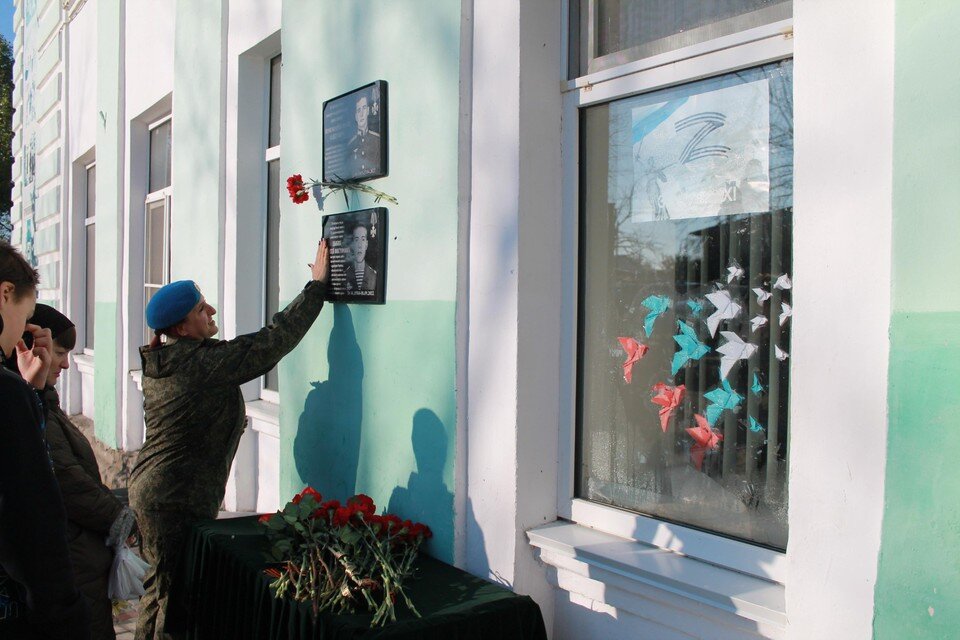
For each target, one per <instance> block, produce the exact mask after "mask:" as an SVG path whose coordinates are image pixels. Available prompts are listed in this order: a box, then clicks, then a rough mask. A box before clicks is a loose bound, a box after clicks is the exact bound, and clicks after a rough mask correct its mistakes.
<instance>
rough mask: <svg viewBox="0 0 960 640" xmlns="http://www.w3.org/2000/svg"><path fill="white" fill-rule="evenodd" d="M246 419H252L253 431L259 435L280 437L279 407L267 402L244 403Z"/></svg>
mask: <svg viewBox="0 0 960 640" xmlns="http://www.w3.org/2000/svg"><path fill="white" fill-rule="evenodd" d="M246 408H247V417H248V418H251V419H252V424H253V427H252V428H253V429H254V431H257V432H259V433H262V434H265V435H268V436H273V437H275V438H279V437H280V405H279V404H277V403H275V402H269V401H267V400H251V401H250V402H247V403H246Z"/></svg>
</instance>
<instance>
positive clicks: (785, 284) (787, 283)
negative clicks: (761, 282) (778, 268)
mask: <svg viewBox="0 0 960 640" xmlns="http://www.w3.org/2000/svg"><path fill="white" fill-rule="evenodd" d="M791 287H793V281H792V280H790V276H789V275H787V274H786V273H784V274H783V275H781V276H780V277H779V278H777V281H776V282H774V283H773V288H774V289H783V290H784V291H785V290H787V289H790V288H791Z"/></svg>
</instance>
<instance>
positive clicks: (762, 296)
mask: <svg viewBox="0 0 960 640" xmlns="http://www.w3.org/2000/svg"><path fill="white" fill-rule="evenodd" d="M752 291H753V292H754V293H755V294H757V304H763V303H764V302H766V301H767V300H769V299H770V296H771V295H772V294H771V293H770V292H769V291H764V290H763V289H761V288H760V287H757V288H755V289H753V290H752Z"/></svg>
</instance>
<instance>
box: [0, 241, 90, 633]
mask: <svg viewBox="0 0 960 640" xmlns="http://www.w3.org/2000/svg"><path fill="white" fill-rule="evenodd" d="M37 282H38V278H37V272H36V271H35V270H34V269H33V267H31V266H30V265H29V264H28V263H27V262H26V260H24V259H23V256H21V255H20V253H19V252H17V251H16V250H15V249H13V247H11V246H10V245H9V244H7V243H6V242H2V241H0V408H2V411H0V416H2V419H0V638H3V639H4V640H10V639H17V638H62V639H64V640H67V639H70V640H86V639H89V638H90V625H89V617H88V613H87V610H86V607H85V606H84V602H83V599H82V598H81V597H80V594H79V593H77V588H76V585H75V584H74V576H73V569H72V567H71V563H70V558H69V552H68V550H67V542H66V535H65V531H64V525H65V522H66V518H65V516H64V508H63V502H62V500H61V498H60V491H59V489H58V488H57V481H56V479H55V478H54V473H53V470H52V469H51V466H50V458H49V456H48V454H47V445H46V442H44V438H43V436H44V416H43V413H44V412H43V406H42V404H41V402H40V399H39V398H38V397H37V394H36V393H35V392H34V390H33V388H31V385H33V386H34V387H36V388H41V387H42V386H43V384H44V381H45V379H46V377H47V375H48V371H49V367H50V358H49V354H50V348H51V346H52V345H51V344H50V332H49V331H48V330H46V331H45V330H43V329H40V328H39V327H36V326H34V325H29V324H27V320H28V319H29V318H30V316H31V315H32V314H33V312H34V304H35V302H36V296H37V293H36V289H37ZM24 329H27V330H28V331H29V332H30V333H31V334H32V335H33V337H34V338H35V343H34V348H33V349H28V348H27V346H26V345H25V344H24V343H23V341H22V340H21V336H22V335H23V333H24ZM14 353H16V354H17V359H18V361H19V364H20V369H21V371H22V373H23V376H22V377H21V376H20V375H19V374H17V373H15V372H14V371H12V370H10V369H8V368H7V367H6V366H4V365H3V364H2V361H3V360H4V359H5V358H6V357H10V356H13V355H14ZM28 382H29V383H30V384H28Z"/></svg>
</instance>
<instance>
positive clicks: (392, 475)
mask: <svg viewBox="0 0 960 640" xmlns="http://www.w3.org/2000/svg"><path fill="white" fill-rule="evenodd" d="M454 313H455V304H454V303H453V302H432V301H427V302H413V301H406V302H404V301H399V302H390V303H388V304H387V305H384V306H360V305H327V306H326V307H325V308H324V309H323V312H322V313H321V314H320V318H319V319H318V320H317V322H316V324H315V325H314V327H313V329H311V331H310V333H309V334H308V335H307V337H306V338H304V340H303V342H302V343H301V345H300V346H299V347H298V348H297V350H296V351H295V352H294V353H292V354H290V355H289V356H287V358H285V359H284V360H283V361H282V363H281V365H280V366H281V368H280V388H281V393H282V394H283V401H282V407H281V415H280V423H281V432H280V437H281V453H280V455H281V460H282V465H281V469H282V470H281V478H280V487H281V502H285V501H286V500H288V499H289V498H290V497H291V496H292V495H293V494H294V493H295V492H297V491H299V490H300V489H301V488H303V486H304V485H306V484H309V485H311V486H313V487H314V488H316V489H317V490H318V491H320V492H321V493H322V494H323V495H324V496H325V497H327V498H337V499H339V500H344V499H345V498H347V497H349V496H351V495H353V494H354V493H366V494H367V495H369V496H371V497H372V498H373V499H374V501H375V502H376V503H377V506H378V508H384V507H385V508H387V510H388V511H390V512H392V513H396V514H397V515H399V516H401V517H403V518H410V519H411V520H419V521H422V522H424V523H426V524H427V525H429V526H430V528H431V529H432V530H433V533H434V539H433V540H432V541H431V542H430V544H429V545H428V547H427V551H428V553H430V554H431V555H433V556H435V557H437V558H440V559H441V560H444V561H446V562H453V518H454V512H453V468H454V442H455V429H456V398H455V392H454V388H455V387H454V381H455V380H454V379H455V362H456V360H455V353H454V345H455V336H454ZM291 462H292V464H291Z"/></svg>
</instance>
